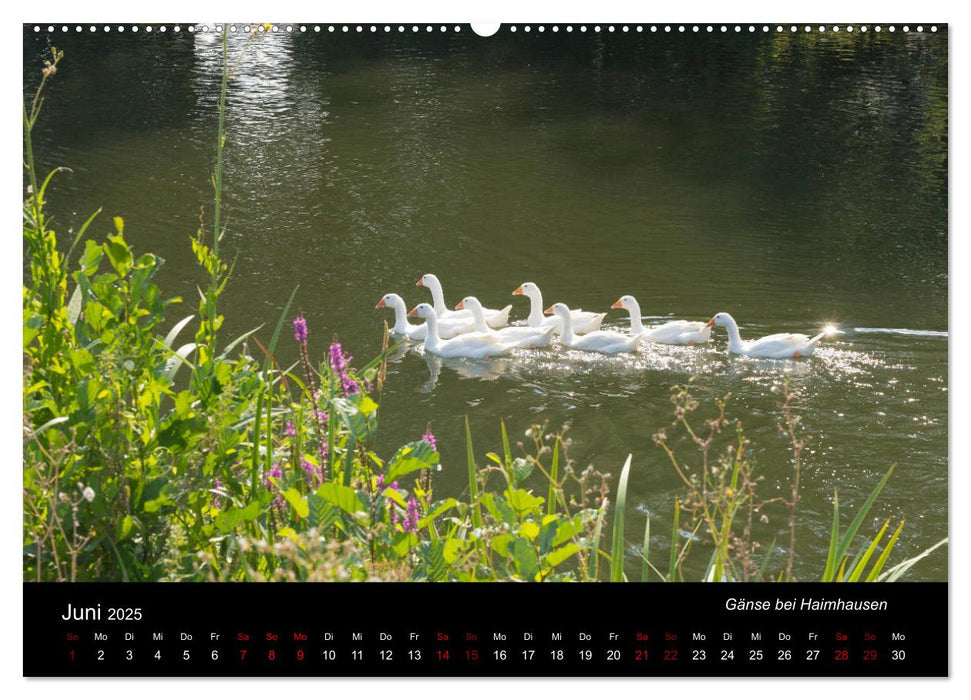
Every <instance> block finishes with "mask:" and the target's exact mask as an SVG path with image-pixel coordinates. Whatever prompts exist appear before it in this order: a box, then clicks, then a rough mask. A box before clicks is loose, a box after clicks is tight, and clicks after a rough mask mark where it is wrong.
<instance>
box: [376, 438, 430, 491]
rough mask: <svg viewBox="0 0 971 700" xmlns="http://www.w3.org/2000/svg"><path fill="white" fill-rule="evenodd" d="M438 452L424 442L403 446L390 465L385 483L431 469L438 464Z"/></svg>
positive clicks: (419, 441)
mask: <svg viewBox="0 0 971 700" xmlns="http://www.w3.org/2000/svg"><path fill="white" fill-rule="evenodd" d="M438 461H439V456H438V452H437V451H435V450H434V449H432V446H431V445H429V444H428V443H427V442H425V441H424V440H418V441H417V442H409V443H408V444H407V445H403V446H401V447H400V448H399V449H398V451H397V452H396V453H395V456H394V457H392V458H391V461H390V462H389V463H388V472H387V475H386V476H385V481H388V482H391V481H397V480H398V479H400V478H401V477H403V476H404V475H405V474H410V473H411V472H413V471H417V470H419V469H430V468H432V467H434V466H435V465H437V464H438Z"/></svg>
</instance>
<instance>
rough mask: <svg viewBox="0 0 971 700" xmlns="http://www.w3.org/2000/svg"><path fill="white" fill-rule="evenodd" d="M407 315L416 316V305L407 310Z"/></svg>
mask: <svg viewBox="0 0 971 700" xmlns="http://www.w3.org/2000/svg"><path fill="white" fill-rule="evenodd" d="M408 315H409V316H417V315H418V307H417V306H416V307H415V308H413V309H412V310H411V311H409V312H408Z"/></svg>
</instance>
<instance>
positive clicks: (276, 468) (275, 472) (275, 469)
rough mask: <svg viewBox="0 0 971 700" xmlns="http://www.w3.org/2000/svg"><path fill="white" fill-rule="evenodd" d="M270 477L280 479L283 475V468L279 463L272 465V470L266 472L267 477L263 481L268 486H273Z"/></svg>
mask: <svg viewBox="0 0 971 700" xmlns="http://www.w3.org/2000/svg"><path fill="white" fill-rule="evenodd" d="M270 477H273V478H274V479H280V478H282V477H283V470H282V469H280V465H279V464H274V465H273V466H272V467H270V471H268V472H267V473H266V478H265V479H264V480H263V483H265V484H266V487H267V488H270V487H271V486H273V484H272V482H271V481H270Z"/></svg>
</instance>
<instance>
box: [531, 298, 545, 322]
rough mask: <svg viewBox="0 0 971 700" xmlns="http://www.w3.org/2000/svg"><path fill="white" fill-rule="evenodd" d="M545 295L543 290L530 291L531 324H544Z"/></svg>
mask: <svg viewBox="0 0 971 700" xmlns="http://www.w3.org/2000/svg"><path fill="white" fill-rule="evenodd" d="M544 318H545V317H544V316H543V295H542V293H541V292H529V320H528V323H529V325H531V326H534V327H538V326H542V325H543V319H544Z"/></svg>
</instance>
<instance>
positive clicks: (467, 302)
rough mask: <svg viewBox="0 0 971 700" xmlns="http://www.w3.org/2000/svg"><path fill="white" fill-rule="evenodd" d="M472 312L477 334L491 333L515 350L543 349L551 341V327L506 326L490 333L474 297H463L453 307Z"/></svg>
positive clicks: (479, 305)
mask: <svg viewBox="0 0 971 700" xmlns="http://www.w3.org/2000/svg"><path fill="white" fill-rule="evenodd" d="M455 308H456V309H467V310H469V311H471V312H472V317H473V318H474V319H475V330H476V331H477V332H479V333H490V332H491V333H493V334H494V335H496V336H498V337H499V339H500V340H502V341H504V342H506V343H509V344H510V345H512V346H513V347H517V348H545V347H547V346H548V345H549V344H550V343H551V342H552V341H553V326H546V327H544V328H533V327H531V326H508V327H506V328H500V329H499V330H497V331H490V330H489V327H488V326H487V325H486V320H485V314H483V313H482V304H481V303H480V302H479V300H478V299H476V298H475V297H465V299H463V300H462V301H460V302H459V303H458V305H457V306H456V307H455Z"/></svg>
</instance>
